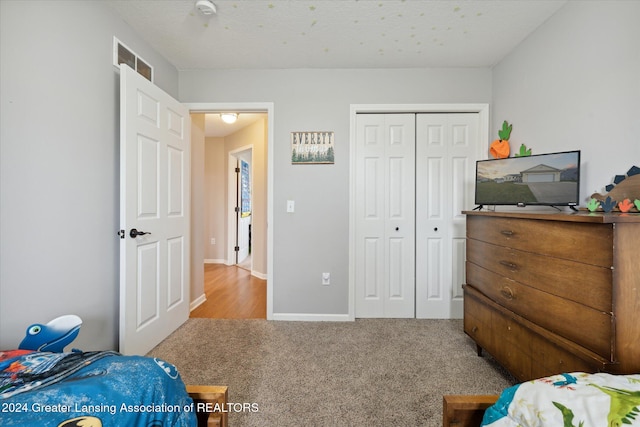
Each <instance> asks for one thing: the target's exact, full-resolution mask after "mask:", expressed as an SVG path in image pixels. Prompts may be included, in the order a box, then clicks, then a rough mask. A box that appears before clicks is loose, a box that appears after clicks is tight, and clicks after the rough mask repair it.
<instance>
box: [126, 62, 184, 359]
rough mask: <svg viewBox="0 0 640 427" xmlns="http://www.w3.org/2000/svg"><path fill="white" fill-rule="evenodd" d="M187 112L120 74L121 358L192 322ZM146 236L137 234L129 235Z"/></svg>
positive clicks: (136, 77)
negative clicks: (140, 233) (190, 317)
mask: <svg viewBox="0 0 640 427" xmlns="http://www.w3.org/2000/svg"><path fill="white" fill-rule="evenodd" d="M190 128H191V119H190V116H189V110H188V109H187V108H186V107H184V106H183V105H181V104H180V103H178V101H176V100H174V99H173V98H171V97H170V96H169V95H168V94H166V93H165V92H163V91H162V90H161V89H160V88H158V87H156V86H155V85H154V84H153V83H151V82H149V81H148V80H146V79H145V78H143V77H142V76H140V75H139V74H138V73H137V72H135V71H133V70H132V69H131V68H129V67H128V66H126V65H122V66H121V68H120V228H121V240H120V352H122V353H125V354H145V353H147V352H148V351H149V350H150V349H152V348H153V347H154V346H155V345H157V344H158V343H159V342H160V341H162V340H163V339H164V338H166V337H167V336H168V335H169V334H170V333H171V332H173V331H174V330H175V329H176V328H177V327H178V326H180V325H181V324H182V323H184V322H185V321H186V320H187V319H188V317H189V288H190V286H189V282H190V269H189V207H190V189H189V185H190V169H191V168H190V165H191V159H190ZM134 230H137V231H138V233H139V232H144V233H147V234H142V235H139V234H138V235H137V236H136V233H135V232H134Z"/></svg>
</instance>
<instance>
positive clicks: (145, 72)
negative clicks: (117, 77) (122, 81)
mask: <svg viewBox="0 0 640 427" xmlns="http://www.w3.org/2000/svg"><path fill="white" fill-rule="evenodd" d="M123 63H124V64H127V65H128V66H130V67H131V68H133V69H134V70H136V71H137V72H138V73H139V74H140V75H141V76H142V77H144V78H145V79H147V80H149V81H150V82H153V67H152V66H151V65H149V64H147V62H146V61H144V60H143V59H142V58H140V57H139V56H138V55H137V54H136V53H135V52H134V51H132V50H131V49H129V48H128V47H127V46H125V45H124V44H123V43H122V42H121V41H120V40H118V39H117V38H116V37H114V38H113V65H115V66H116V67H118V69H119V68H120V64H123Z"/></svg>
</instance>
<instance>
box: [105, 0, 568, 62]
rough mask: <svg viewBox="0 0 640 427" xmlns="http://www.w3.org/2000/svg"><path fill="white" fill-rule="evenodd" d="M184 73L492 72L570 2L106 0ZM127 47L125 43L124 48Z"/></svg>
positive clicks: (469, 0) (512, 0)
mask: <svg viewBox="0 0 640 427" xmlns="http://www.w3.org/2000/svg"><path fill="white" fill-rule="evenodd" d="M105 1H106V2H107V3H109V4H110V5H112V6H113V7H114V8H115V10H116V11H117V13H119V14H120V16H122V18H123V19H124V20H125V21H126V22H127V23H129V24H130V25H131V26H132V27H133V28H135V29H136V31H137V32H138V33H139V34H140V35H141V36H142V37H143V38H144V39H145V40H146V41H147V42H148V43H149V44H151V45H152V46H153V47H154V48H155V49H156V50H157V51H158V52H160V53H161V54H162V55H163V56H165V57H166V58H167V59H168V60H169V61H170V62H171V63H172V64H174V65H175V66H176V67H177V68H178V69H180V70H184V69H208V68H213V69H215V68H227V69H234V68H253V69H266V68H417V67H419V68H424V67H427V68H430V67H491V66H493V65H494V64H496V63H497V62H499V61H500V60H501V59H502V58H503V57H504V56H505V55H507V54H508V53H509V52H510V51H511V50H512V49H513V48H514V47H515V46H516V45H517V44H518V43H520V42H521V41H522V40H523V39H524V38H526V37H527V35H529V34H530V33H531V32H532V31H533V30H535V29H536V28H537V27H538V26H539V25H540V24H541V23H543V22H544V21H545V20H546V19H548V18H549V17H550V16H551V15H552V14H554V13H555V12H556V11H557V10H558V9H559V8H561V7H562V6H563V5H564V4H565V3H566V1H565V0H316V1H306V0H213V2H214V4H215V5H216V8H217V14H215V15H212V16H210V17H205V16H203V15H201V14H200V13H199V12H198V11H197V10H196V8H195V0H160V1H159V0H126V1H124V0H105ZM123 42H124V43H125V44H126V40H123Z"/></svg>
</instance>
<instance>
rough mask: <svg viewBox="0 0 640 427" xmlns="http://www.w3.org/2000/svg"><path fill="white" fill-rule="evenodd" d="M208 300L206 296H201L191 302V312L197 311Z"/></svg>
mask: <svg viewBox="0 0 640 427" xmlns="http://www.w3.org/2000/svg"><path fill="white" fill-rule="evenodd" d="M206 300H207V296H206V295H205V294H202V295H200V296H199V297H198V298H196V299H194V300H193V301H191V304H189V311H193V310H195V309H196V308H198V307H199V306H201V305H202V304H204V302H205V301H206Z"/></svg>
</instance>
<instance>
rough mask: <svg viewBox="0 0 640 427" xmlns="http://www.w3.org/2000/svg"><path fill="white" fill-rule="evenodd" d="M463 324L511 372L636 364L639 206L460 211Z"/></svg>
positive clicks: (617, 369)
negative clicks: (616, 210) (612, 210)
mask: <svg viewBox="0 0 640 427" xmlns="http://www.w3.org/2000/svg"><path fill="white" fill-rule="evenodd" d="M464 213H465V214H466V215H467V263H466V285H465V286H464V331H465V333H467V334H468V335H469V336H470V337H471V338H473V340H474V341H475V342H476V344H477V349H478V355H481V354H482V349H485V350H486V351H487V352H489V353H490V354H491V355H492V356H493V357H494V358H495V359H496V360H497V361H498V362H499V363H501V364H502V365H503V366H504V367H505V368H507V369H508V370H509V371H510V372H511V373H512V374H513V375H514V376H515V377H516V378H518V380H520V381H526V380H529V379H533V378H539V377H543V376H547V375H552V374H557V373H562V372H572V371H587V372H595V371H605V372H612V373H621V374H622V373H638V372H640V215H639V214H599V213H593V214H592V213H587V212H585V213H582V212H580V213H574V214H569V213H557V214H554V213H511V212H509V213H508V212H475V211H474V212H464Z"/></svg>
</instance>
